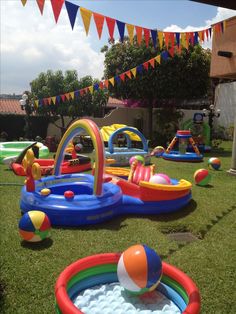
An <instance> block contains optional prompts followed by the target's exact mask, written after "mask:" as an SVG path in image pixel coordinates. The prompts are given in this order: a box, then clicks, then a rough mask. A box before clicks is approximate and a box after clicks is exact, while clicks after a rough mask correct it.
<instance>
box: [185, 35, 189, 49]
mask: <svg viewBox="0 0 236 314" xmlns="http://www.w3.org/2000/svg"><path fill="white" fill-rule="evenodd" d="M188 47H189V33H186V49H188Z"/></svg>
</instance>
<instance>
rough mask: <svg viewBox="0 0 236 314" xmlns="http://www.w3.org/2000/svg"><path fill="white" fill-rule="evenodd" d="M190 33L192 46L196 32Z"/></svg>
mask: <svg viewBox="0 0 236 314" xmlns="http://www.w3.org/2000/svg"><path fill="white" fill-rule="evenodd" d="M189 34H190V35H189V36H190V43H191V45H192V46H194V32H190V33H189Z"/></svg>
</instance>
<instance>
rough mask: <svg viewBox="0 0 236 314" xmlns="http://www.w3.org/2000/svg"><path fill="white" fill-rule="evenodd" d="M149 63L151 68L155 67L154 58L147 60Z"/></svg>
mask: <svg viewBox="0 0 236 314" xmlns="http://www.w3.org/2000/svg"><path fill="white" fill-rule="evenodd" d="M149 64H150V65H151V67H152V68H154V67H155V59H154V58H152V59H151V60H149Z"/></svg>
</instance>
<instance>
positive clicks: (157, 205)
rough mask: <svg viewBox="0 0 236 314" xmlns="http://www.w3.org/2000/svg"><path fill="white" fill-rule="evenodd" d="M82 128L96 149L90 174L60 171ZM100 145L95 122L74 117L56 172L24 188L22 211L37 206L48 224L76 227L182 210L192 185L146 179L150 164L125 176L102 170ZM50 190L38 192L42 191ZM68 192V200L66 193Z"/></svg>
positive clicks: (58, 155)
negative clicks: (139, 215)
mask: <svg viewBox="0 0 236 314" xmlns="http://www.w3.org/2000/svg"><path fill="white" fill-rule="evenodd" d="M84 130H85V131H86V132H87V133H88V134H89V135H90V136H91V139H92V141H93V145H94V148H95V164H96V166H95V168H94V175H90V174H81V173H78V174H65V175H61V174H60V171H61V164H62V160H63V154H64V150H65V148H66V146H67V145H68V143H69V142H70V141H71V139H72V138H73V137H74V136H75V135H77V134H78V133H80V132H81V131H84ZM104 164H105V158H104V146H103V141H102V138H101V135H100V132H99V129H98V127H97V125H96V124H95V123H94V122H93V121H91V120H88V119H81V120H78V121H75V122H74V123H73V124H72V125H71V126H70V127H69V128H68V130H67V131H66V132H65V134H64V136H63V138H62V140H61V142H60V143H59V146H58V150H57V153H56V158H55V164H54V169H53V171H54V175H52V176H48V177H44V178H41V179H40V180H36V181H35V190H34V191H29V190H28V188H27V186H25V187H23V189H22V193H21V202H20V208H21V211H22V212H27V211H29V210H41V211H43V212H45V213H46V214H47V215H48V217H49V219H50V221H51V223H52V225H59V226H79V225H86V224H95V223H100V222H103V221H106V220H109V219H111V218H113V217H115V216H118V215H122V214H142V215H143V214H155V215H156V214H160V213H170V212H175V211H177V210H180V209H181V208H182V207H184V206H185V205H186V204H188V202H189V201H190V200H191V198H192V196H191V187H192V185H191V183H190V182H188V181H186V180H183V179H181V180H176V179H171V185H164V184H155V183H151V182H149V180H150V177H151V176H152V175H153V174H154V167H153V166H152V165H151V166H144V165H141V164H136V163H133V164H132V166H131V170H130V172H129V177H128V180H124V179H122V178H120V177H117V176H113V175H109V174H107V175H105V174H104ZM45 188H46V189H50V191H51V192H50V194H48V195H47V196H45V195H42V194H41V191H42V190H43V189H45ZM65 191H72V192H73V193H74V197H73V199H70V200H68V199H67V198H66V197H65V195H64V192H65Z"/></svg>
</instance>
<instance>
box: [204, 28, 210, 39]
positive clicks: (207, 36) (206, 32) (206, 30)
mask: <svg viewBox="0 0 236 314" xmlns="http://www.w3.org/2000/svg"><path fill="white" fill-rule="evenodd" d="M205 34H206V38H207V40H208V39H209V33H208V28H207V29H205Z"/></svg>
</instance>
